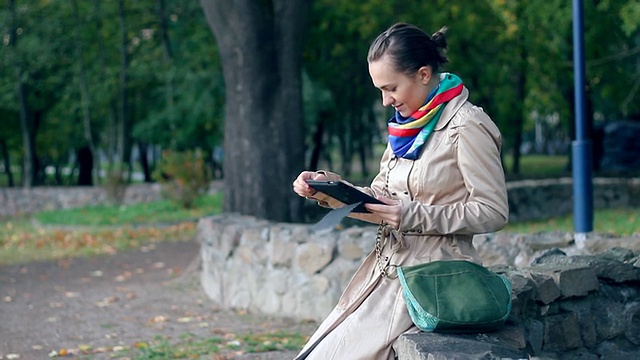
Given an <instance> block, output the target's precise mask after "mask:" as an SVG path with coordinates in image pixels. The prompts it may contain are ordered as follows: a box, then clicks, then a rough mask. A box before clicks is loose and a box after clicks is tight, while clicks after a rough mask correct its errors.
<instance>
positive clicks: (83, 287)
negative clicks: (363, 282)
mask: <svg viewBox="0 0 640 360" xmlns="http://www.w3.org/2000/svg"><path fill="white" fill-rule="evenodd" d="M198 252H199V244H197V243H196V242H195V241H188V242H164V243H158V244H154V245H150V246H145V247H143V248H141V249H138V250H133V251H127V252H123V253H119V254H116V255H105V256H98V257H91V258H86V259H72V260H64V261H57V262H41V263H31V264H26V265H20V266H10V267H0V359H3V360H4V359H10V358H14V357H15V356H16V355H19V359H20V360H30V359H48V358H49V357H48V354H49V353H51V352H52V351H58V352H59V351H60V350H61V349H66V350H67V351H71V352H74V351H77V350H78V349H81V348H90V349H93V350H92V351H95V350H96V349H98V350H99V349H100V348H104V350H109V349H113V347H117V346H132V345H134V344H135V343H137V342H147V341H151V340H154V339H157V338H158V336H161V337H163V338H164V339H167V340H168V341H170V342H171V341H179V340H180V338H181V337H182V336H184V335H185V334H193V335H194V336H197V337H199V338H208V337H221V336H222V337H224V336H227V337H229V336H231V334H247V333H257V332H269V331H270V330H276V329H282V330H287V331H295V332H299V333H302V334H305V335H309V334H311V332H312V331H313V329H314V327H315V325H314V324H311V323H302V324H301V323H297V322H293V321H288V320H285V319H274V318H266V317H260V316H252V315H249V314H238V313H234V312H231V311H223V310H221V309H219V308H218V307H217V306H216V304H214V303H213V302H212V301H211V300H210V299H208V298H207V296H206V295H205V294H204V292H203V291H202V289H201V287H200V281H199V275H200V268H199V263H198V261H197V259H198V256H199V254H198ZM112 355H113V352H111V351H107V352H105V353H101V354H98V355H96V356H94V357H93V359H110V358H112V357H111V356H112ZM294 355H295V352H290V351H289V352H274V353H268V354H261V355H249V354H245V355H242V356H237V355H236V356H235V357H233V356H231V355H227V356H226V357H217V359H219V360H221V359H232V358H233V359H246V360H249V359H273V360H276V359H278V360H280V359H282V360H284V359H291V358H293V356H294Z"/></svg>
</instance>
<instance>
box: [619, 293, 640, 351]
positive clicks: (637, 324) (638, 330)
mask: <svg viewBox="0 0 640 360" xmlns="http://www.w3.org/2000/svg"><path fill="white" fill-rule="evenodd" d="M623 318H624V319H626V320H627V326H626V329H625V332H624V335H625V337H626V338H627V340H629V341H631V342H632V343H634V344H635V345H640V303H638V302H636V303H633V304H627V305H626V306H625V309H624V314H623Z"/></svg>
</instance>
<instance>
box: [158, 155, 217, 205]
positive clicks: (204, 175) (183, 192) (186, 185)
mask: <svg viewBox="0 0 640 360" xmlns="http://www.w3.org/2000/svg"><path fill="white" fill-rule="evenodd" d="M154 177H155V178H156V179H157V180H158V181H159V182H160V184H161V185H162V195H163V196H164V197H165V198H167V199H170V200H171V201H173V202H175V203H176V204H179V205H180V206H182V207H183V208H185V209H189V208H191V207H193V205H194V204H195V201H196V199H198V197H200V196H202V194H204V193H205V192H206V191H207V190H208V189H209V181H210V180H209V179H210V176H209V172H208V170H207V167H206V166H205V161H204V159H203V157H202V154H201V153H197V152H193V151H183V152H177V151H165V152H164V153H163V157H162V160H161V161H160V164H159V165H158V167H157V168H156V171H155V172H154Z"/></svg>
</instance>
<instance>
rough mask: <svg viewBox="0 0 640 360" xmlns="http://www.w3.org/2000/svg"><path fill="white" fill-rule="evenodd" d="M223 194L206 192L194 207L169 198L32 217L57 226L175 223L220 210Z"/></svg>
mask: <svg viewBox="0 0 640 360" xmlns="http://www.w3.org/2000/svg"><path fill="white" fill-rule="evenodd" d="M221 208H222V195H221V194H215V195H205V196H202V197H201V198H199V199H198V200H197V201H196V204H195V206H194V207H193V208H192V209H183V208H181V207H180V206H178V205H176V204H175V203H173V202H171V201H168V200H161V201H154V202H149V203H139V204H133V205H121V206H110V205H99V206H90V207H83V208H77V209H67V210H54V211H44V212H40V213H37V214H35V215H34V216H33V217H34V219H36V220H37V221H39V222H40V223H42V224H56V225H132V224H156V223H175V222H182V221H187V220H197V219H199V218H201V217H203V216H207V215H211V214H215V213H218V212H220V209H221Z"/></svg>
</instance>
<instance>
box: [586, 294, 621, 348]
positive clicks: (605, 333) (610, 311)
mask: <svg viewBox="0 0 640 360" xmlns="http://www.w3.org/2000/svg"><path fill="white" fill-rule="evenodd" d="M591 311H592V312H593V316H594V319H596V321H595V324H596V333H597V334H598V340H599V341H603V340H610V339H613V338H615V337H617V336H619V335H621V334H623V333H624V331H625V328H626V319H623V318H622V316H621V315H622V314H623V313H624V307H623V306H622V304H620V303H617V302H615V301H612V300H609V299H606V298H604V297H601V296H599V297H595V298H593V299H592V302H591Z"/></svg>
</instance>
